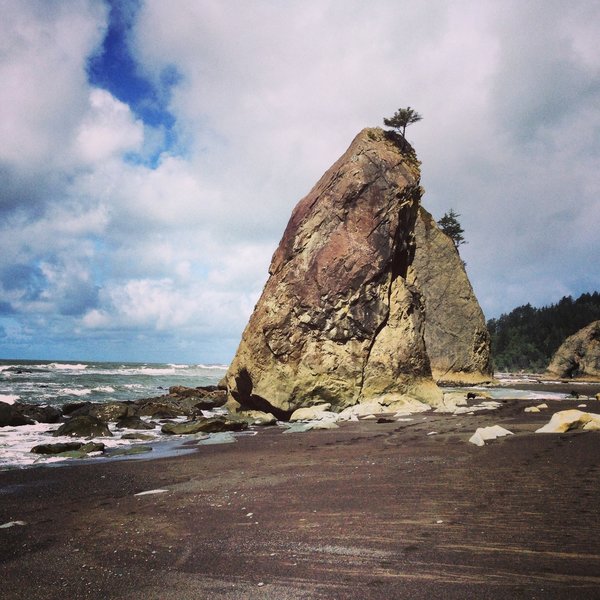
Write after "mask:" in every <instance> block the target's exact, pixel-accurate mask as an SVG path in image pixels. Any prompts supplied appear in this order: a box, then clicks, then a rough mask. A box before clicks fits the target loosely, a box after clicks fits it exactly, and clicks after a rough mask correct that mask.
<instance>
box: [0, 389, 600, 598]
mask: <svg viewBox="0 0 600 600" xmlns="http://www.w3.org/2000/svg"><path fill="white" fill-rule="evenodd" d="M588 391H593V390H588ZM583 402H586V401H583ZM596 402H597V401H595V400H589V401H587V402H586V403H587V409H583V410H588V411H590V412H600V404H598V409H596V404H595V403H596ZM581 403H582V400H573V401H570V400H563V401H549V402H548V405H549V408H548V409H546V410H543V411H541V412H540V413H525V412H523V408H524V407H525V406H527V405H529V404H531V403H530V402H529V403H527V402H524V401H515V400H510V401H505V402H503V403H502V406H501V407H500V408H499V409H497V410H494V411H484V412H479V413H476V414H474V415H456V416H454V415H444V414H434V413H432V412H428V413H425V414H419V415H413V416H412V417H411V418H412V420H410V421H394V422H382V423H378V422H376V421H375V420H367V421H360V422H348V423H342V424H341V426H340V428H339V429H336V430H331V431H308V432H305V433H295V434H284V433H283V432H282V430H281V429H280V428H269V429H264V430H262V431H260V433H259V434H257V435H254V436H251V435H245V436H240V437H239V438H238V440H237V442H236V443H232V444H223V445H214V446H199V447H197V448H195V447H194V451H193V452H190V453H186V454H183V455H180V456H170V457H166V458H159V459H154V460H147V459H144V460H142V459H137V460H127V461H101V462H97V463H91V464H89V463H88V464H79V465H77V464H73V463H71V464H70V465H69V466H65V467H42V468H30V469H19V470H12V471H4V472H0V525H1V524H6V523H10V522H15V521H18V522H21V523H22V524H16V525H13V526H11V527H5V528H0V546H1V548H2V551H1V556H0V560H1V562H0V573H1V575H2V579H1V583H0V590H1V592H0V596H2V597H3V598H11V599H13V598H14V599H20V598H23V599H25V598H27V599H28V600H30V599H31V598H36V599H39V600H41V599H61V600H64V599H65V598H98V599H100V598H103V599H106V598H127V599H133V598H136V599H137V598H148V599H156V600H158V599H161V600H170V599H186V598H240V599H241V598H244V599H246V598H276V599H278V598H282V599H286V598H293V599H296V598H340V599H346V598H348V599H352V598H356V599H359V598H360V599H364V598H381V599H383V598H386V599H389V598H428V599H429V598H444V599H446V600H447V599H450V598H456V599H464V598H479V599H482V598H486V599H487V598H494V599H496V598H506V599H509V598H510V599H514V598H529V599H531V598H565V599H566V598H569V599H572V598H598V597H600V526H599V525H598V521H597V517H596V513H597V507H598V504H599V502H600V485H599V484H600V465H599V461H598V458H599V457H600V451H599V448H600V446H599V442H600V437H599V436H600V433H598V432H570V433H566V434H560V435H559V434H534V433H533V432H534V431H535V429H537V428H539V427H541V426H542V425H543V424H545V423H547V422H548V420H549V418H550V416H551V414H552V413H554V412H556V411H557V410H564V409H566V408H574V407H577V406H578V405H579V404H581ZM494 424H500V425H502V426H503V427H506V428H507V429H509V430H511V431H512V432H514V434H515V435H513V436H507V437H506V438H501V439H498V440H495V441H492V442H488V443H486V445H485V446H483V447H477V446H475V445H473V444H470V443H468V441H467V440H468V439H469V437H470V436H471V435H472V433H473V432H474V431H475V429H476V428H477V427H482V426H487V425H494ZM181 439H182V440H184V438H181ZM182 443H184V442H183V441H182ZM156 490H166V491H163V492H156ZM150 491H155V492H156V493H149V494H144V495H136V494H139V493H140V492H150Z"/></svg>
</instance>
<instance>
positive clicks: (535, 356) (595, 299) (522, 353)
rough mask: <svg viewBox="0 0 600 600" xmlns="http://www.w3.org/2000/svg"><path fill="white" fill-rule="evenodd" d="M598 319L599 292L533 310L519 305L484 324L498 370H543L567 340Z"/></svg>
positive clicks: (529, 306) (599, 310)
mask: <svg viewBox="0 0 600 600" xmlns="http://www.w3.org/2000/svg"><path fill="white" fill-rule="evenodd" d="M598 319H600V293H598V292H593V293H591V294H590V293H586V294H582V295H581V296H579V298H577V299H575V300H573V298H572V297H571V296H565V297H563V298H562V299H561V300H559V301H558V302H557V303H556V304H551V305H550V306H544V307H542V308H534V307H533V306H531V304H525V305H523V306H518V307H517V308H515V309H514V310H512V311H511V312H510V313H508V314H503V315H501V316H500V317H499V318H497V319H490V320H489V321H488V322H487V326H488V330H489V332H490V337H491V342H492V357H493V360H494V368H495V370H497V371H519V370H525V371H544V370H545V369H546V367H547V366H548V364H549V362H550V360H551V358H552V356H553V354H554V353H555V352H556V350H558V347H559V346H560V345H561V344H562V343H563V342H564V341H565V339H566V338H567V337H569V336H570V335H573V334H574V333H576V332H577V331H579V330H580V329H581V328H582V327H585V326H586V325H588V324H589V323H591V322H592V321H596V320H598Z"/></svg>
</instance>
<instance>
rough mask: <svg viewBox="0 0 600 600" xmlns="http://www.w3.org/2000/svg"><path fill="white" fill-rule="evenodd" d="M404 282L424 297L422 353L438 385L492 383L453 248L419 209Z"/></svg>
mask: <svg viewBox="0 0 600 600" xmlns="http://www.w3.org/2000/svg"><path fill="white" fill-rule="evenodd" d="M408 279H409V281H410V282H411V283H412V284H414V285H415V286H416V287H417V288H418V289H419V290H420V292H421V294H422V296H423V304H424V308H425V347H426V348H427V355H428V356H429V360H430V362H431V371H432V375H433V378H434V380H435V381H436V382H438V383H447V384H454V385H473V384H479V383H486V382H489V381H491V380H492V379H493V369H492V363H491V357H490V335H489V333H488V330H487V326H486V323H485V317H484V315H483V311H482V310H481V307H480V306H479V303H478V302H477V298H476V297H475V293H474V292H473V288H472V287H471V283H470V281H469V278H468V277H467V273H466V271H465V266H464V263H463V261H462V259H461V258H460V256H459V254H458V250H457V249H456V247H455V245H454V242H453V241H452V240H451V239H450V238H449V237H448V236H447V235H446V234H444V233H443V232H442V231H441V230H440V228H439V227H438V226H437V223H436V222H435V221H434V220H433V217H432V216H431V215H430V214H429V213H428V212H427V211H426V210H425V209H424V208H423V207H421V208H420V209H419V214H418V216H417V222H416V225H415V257H414V260H413V262H412V265H411V268H410V269H409V277H408Z"/></svg>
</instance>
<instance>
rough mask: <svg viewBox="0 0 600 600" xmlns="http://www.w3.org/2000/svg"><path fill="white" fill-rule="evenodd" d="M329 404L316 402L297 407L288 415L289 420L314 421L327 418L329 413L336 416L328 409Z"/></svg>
mask: <svg viewBox="0 0 600 600" xmlns="http://www.w3.org/2000/svg"><path fill="white" fill-rule="evenodd" d="M330 408H331V404H329V403H325V404H317V405H315V406H307V407H306V408H297V409H296V410H295V411H294V412H293V413H292V415H291V416H290V421H314V420H321V419H323V418H327V417H328V416H329V415H333V416H334V418H336V417H337V415H336V414H335V413H332V412H331V411H330V410H329V409H330Z"/></svg>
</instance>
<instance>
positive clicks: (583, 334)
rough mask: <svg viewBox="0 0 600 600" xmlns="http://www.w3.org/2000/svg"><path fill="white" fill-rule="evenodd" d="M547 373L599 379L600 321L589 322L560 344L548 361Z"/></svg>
mask: <svg viewBox="0 0 600 600" xmlns="http://www.w3.org/2000/svg"><path fill="white" fill-rule="evenodd" d="M548 374H549V375H551V376H556V377H559V378H575V377H579V378H581V379H585V378H589V379H600V321H594V322H593V323H590V324H589V325H587V326H586V327H584V328H583V329H580V330H579V331H578V332H577V333H574V334H573V335H571V336H569V337H568V338H567V339H566V340H565V341H564V342H563V343H562V344H561V346H560V348H559V349H558V350H557V351H556V353H555V354H554V356H553V357H552V360H551V361H550V365H549V366H548Z"/></svg>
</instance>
